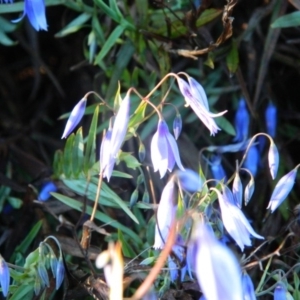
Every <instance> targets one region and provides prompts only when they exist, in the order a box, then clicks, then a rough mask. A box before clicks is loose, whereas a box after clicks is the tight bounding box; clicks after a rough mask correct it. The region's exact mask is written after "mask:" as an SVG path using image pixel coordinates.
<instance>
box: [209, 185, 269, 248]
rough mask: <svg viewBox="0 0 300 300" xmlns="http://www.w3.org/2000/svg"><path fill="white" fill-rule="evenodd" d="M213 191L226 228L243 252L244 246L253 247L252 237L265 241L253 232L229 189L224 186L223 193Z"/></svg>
mask: <svg viewBox="0 0 300 300" xmlns="http://www.w3.org/2000/svg"><path fill="white" fill-rule="evenodd" d="M212 189H213V190H214V191H215V192H216V193H217V195H218V199H219V204H220V208H221V215H222V221H223V224H224V227H225V228H226V230H227V232H228V233H229V235H230V236H231V237H232V238H233V239H234V240H235V242H236V243H237V244H238V246H239V247H240V248H241V250H242V251H244V246H251V245H252V243H251V239H250V236H251V235H252V236H254V237H256V238H258V239H264V238H263V237H262V236H260V235H258V234H257V233H256V232H255V231H254V230H253V228H252V227H251V225H250V223H249V222H248V220H247V218H246V217H245V215H244V214H243V212H242V211H241V210H240V209H239V208H238V207H237V206H236V204H235V201H234V198H233V195H232V193H231V191H230V190H229V188H227V187H226V186H223V188H222V193H221V192H220V191H219V190H217V189H215V188H212Z"/></svg>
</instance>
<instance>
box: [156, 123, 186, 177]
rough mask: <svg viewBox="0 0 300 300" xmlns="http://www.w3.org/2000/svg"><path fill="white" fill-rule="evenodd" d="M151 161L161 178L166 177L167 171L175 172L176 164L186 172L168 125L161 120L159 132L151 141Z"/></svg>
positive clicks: (158, 126) (158, 127)
mask: <svg viewBox="0 0 300 300" xmlns="http://www.w3.org/2000/svg"><path fill="white" fill-rule="evenodd" d="M151 159H152V164H153V167H154V172H156V171H159V174H160V177H161V178H162V177H164V176H165V174H166V172H167V170H169V171H170V172H171V171H172V170H173V168H174V165H175V162H176V163H177V166H178V167H179V169H181V170H184V167H183V166H182V164H181V161H180V156H179V151H178V147H177V144H176V141H175V139H174V137H173V136H172V135H171V133H170V132H169V128H168V125H167V123H166V122H165V121H164V120H159V121H158V125H157V131H156V133H155V134H154V135H153V138H152V141H151Z"/></svg>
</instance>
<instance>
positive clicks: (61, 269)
mask: <svg viewBox="0 0 300 300" xmlns="http://www.w3.org/2000/svg"><path fill="white" fill-rule="evenodd" d="M55 277H56V282H55V289H56V290H58V289H59V288H60V286H61V284H62V282H63V280H64V278H65V266H64V262H63V259H62V256H61V257H60V258H59V260H58V262H57V267H56V276H55Z"/></svg>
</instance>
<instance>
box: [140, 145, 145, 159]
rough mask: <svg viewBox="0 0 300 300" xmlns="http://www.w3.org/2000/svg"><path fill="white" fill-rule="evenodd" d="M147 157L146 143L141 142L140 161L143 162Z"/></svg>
mask: <svg viewBox="0 0 300 300" xmlns="http://www.w3.org/2000/svg"><path fill="white" fill-rule="evenodd" d="M145 157H146V149H145V145H144V144H143V143H140V146H139V159H140V162H143V161H144V160H145Z"/></svg>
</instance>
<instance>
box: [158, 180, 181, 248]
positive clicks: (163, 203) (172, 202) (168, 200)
mask: <svg viewBox="0 0 300 300" xmlns="http://www.w3.org/2000/svg"><path fill="white" fill-rule="evenodd" d="M176 201H177V193H176V190H175V182H174V181H173V180H170V181H169V182H168V183H167V184H166V186H165V187H164V189H163V191H162V194H161V198H160V202H159V205H158V209H157V215H156V221H157V223H156V226H155V238H154V245H153V247H154V248H155V249H162V248H163V247H164V245H165V242H166V241H167V239H168V235H169V231H170V227H171V225H172V222H173V221H174V220H175V216H176V209H177V203H176Z"/></svg>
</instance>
